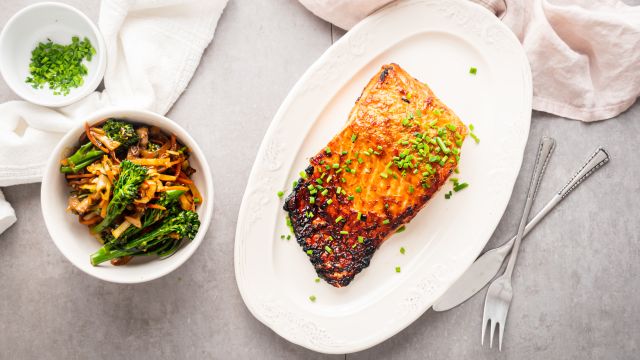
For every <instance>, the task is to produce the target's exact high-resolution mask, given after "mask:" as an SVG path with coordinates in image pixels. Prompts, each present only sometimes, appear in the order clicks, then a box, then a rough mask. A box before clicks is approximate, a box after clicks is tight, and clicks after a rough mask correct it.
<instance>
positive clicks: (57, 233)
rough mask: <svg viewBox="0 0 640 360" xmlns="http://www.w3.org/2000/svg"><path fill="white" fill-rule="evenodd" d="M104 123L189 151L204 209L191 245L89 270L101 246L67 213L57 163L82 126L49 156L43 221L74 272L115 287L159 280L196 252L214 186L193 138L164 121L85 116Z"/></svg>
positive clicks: (134, 115) (133, 114) (111, 112)
mask: <svg viewBox="0 0 640 360" xmlns="http://www.w3.org/2000/svg"><path fill="white" fill-rule="evenodd" d="M107 118H118V119H124V120H128V121H131V122H135V123H139V124H145V125H155V126H157V127H159V128H160V129H162V130H163V131H164V132H165V133H167V134H172V133H173V134H175V135H176V138H177V139H178V141H180V142H181V143H183V144H184V145H186V146H187V147H189V149H191V156H190V157H189V162H190V165H191V166H192V167H193V168H194V169H196V172H195V173H194V174H193V175H192V176H191V179H192V180H193V181H194V182H195V184H196V186H197V187H198V190H200V192H201V193H202V197H203V203H202V204H201V205H200V206H199V207H198V210H197V212H198V215H199V217H200V222H201V224H200V229H199V230H198V233H197V234H196V237H195V238H194V239H193V241H191V242H188V243H186V244H184V245H183V246H182V248H181V249H180V250H178V252H176V253H175V254H173V255H172V256H170V257H169V258H166V259H159V258H157V257H152V256H150V257H148V258H146V257H145V258H144V259H140V258H134V259H133V260H132V261H131V262H129V263H128V264H127V265H123V266H112V265H111V264H110V263H103V264H100V265H98V266H92V265H91V263H90V262H89V255H91V254H92V253H94V252H95V251H96V250H98V249H99V248H100V247H101V245H100V243H98V241H97V240H96V239H95V238H94V237H93V236H92V235H91V234H90V232H89V228H88V227H87V226H86V225H82V224H80V223H79V222H78V216H77V215H74V214H71V213H69V212H67V211H65V210H66V208H67V200H68V197H69V191H70V189H71V188H70V187H69V186H67V183H66V180H65V177H64V175H63V174H62V173H60V160H62V159H64V158H65V157H67V156H69V155H70V153H71V151H72V150H73V148H75V147H77V146H78V145H79V143H78V139H79V138H80V136H81V135H82V133H83V132H84V124H79V125H78V126H77V127H76V128H75V129H73V130H71V131H69V132H68V133H67V134H66V135H65V136H64V137H63V138H62V140H60V142H59V143H58V145H57V146H56V148H55V149H54V150H53V152H52V154H51V156H50V157H49V160H48V162H47V165H46V168H45V170H44V178H43V179H42V188H41V202H42V214H43V216H44V221H45V224H46V226H47V229H48V230H49V234H50V235H51V239H52V240H53V242H54V243H55V244H56V246H57V247H58V249H60V251H61V252H62V254H63V255H64V256H65V257H66V258H67V259H69V261H71V263H72V264H74V265H75V266H76V267H78V269H80V270H82V271H84V272H86V273H87V274H89V275H91V276H95V277H97V278H99V279H102V280H106V281H110V282H115V283H126V284H131V283H141V282H145V281H149V280H153V279H157V278H159V277H162V276H164V275H166V274H168V273H170V272H171V271H173V270H175V269H177V268H178V267H179V266H180V265H182V264H183V263H184V262H185V261H187V259H188V258H189V257H190V256H191V255H192V254H193V253H194V252H195V251H196V249H197V248H198V246H199V245H200V243H201V242H202V239H203V238H204V235H205V233H206V232H207V228H208V227H209V222H210V220H211V215H212V212H213V180H212V176H211V171H210V170H209V165H208V164H207V161H206V159H205V157H204V154H203V153H202V150H200V147H199V146H198V145H197V144H196V142H195V141H194V140H193V138H192V137H191V136H189V134H188V133H187V132H186V131H185V130H184V129H183V128H182V127H180V126H179V125H178V124H176V123H174V122H173V121H171V120H169V119H167V118H166V117H164V116H161V115H158V114H155V113H152V112H149V111H143V110H126V109H108V110H103V111H100V112H97V113H95V114H92V115H90V116H88V117H87V118H86V119H85V121H86V122H87V123H88V124H89V125H94V124H96V123H99V122H101V121H102V120H105V119H107Z"/></svg>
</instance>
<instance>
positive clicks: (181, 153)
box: [60, 119, 202, 265]
mask: <svg viewBox="0 0 640 360" xmlns="http://www.w3.org/2000/svg"><path fill="white" fill-rule="evenodd" d="M189 154H190V151H189V149H188V148H187V147H185V146H183V145H182V144H180V143H179V142H178V141H177V139H176V137H175V135H167V134H164V133H163V132H162V131H160V129H159V128H157V127H146V126H136V125H134V124H132V123H129V122H126V121H122V120H117V119H108V120H107V121H106V122H105V123H104V124H103V125H102V126H95V127H89V126H88V125H85V134H84V137H83V138H82V139H81V145H80V146H79V147H78V150H77V151H76V152H75V153H74V154H73V155H72V156H70V157H68V158H66V159H64V160H62V161H61V167H60V171H61V172H62V173H64V174H65V177H66V179H67V183H68V184H69V186H70V187H71V188H72V191H71V196H70V197H69V207H68V210H69V211H71V212H73V213H75V214H77V215H78V216H79V221H80V223H82V224H85V225H87V226H89V227H90V230H91V233H92V234H94V236H95V237H96V238H97V239H98V240H99V241H100V242H101V243H102V244H103V246H102V248H100V249H99V250H98V251H97V252H96V253H94V254H92V255H91V257H90V260H91V263H92V264H93V265H98V264H100V263H103V262H105V261H111V263H112V264H114V265H123V264H126V263H127V262H128V261H129V260H130V259H131V258H132V257H135V256H142V255H156V256H159V257H161V258H164V257H167V256H170V255H172V254H173V253H175V252H176V251H178V250H179V249H180V246H181V244H182V242H183V241H185V240H186V241H190V240H193V238H194V237H195V234H196V233H197V231H198V228H199V226H200V221H199V219H198V215H197V213H196V212H195V210H196V207H197V206H198V205H200V204H201V203H202V196H201V194H200V192H199V191H198V188H197V187H196V186H195V184H194V182H193V180H191V179H190V177H191V175H192V174H193V173H194V172H195V170H194V169H193V168H192V167H191V166H190V164H189Z"/></svg>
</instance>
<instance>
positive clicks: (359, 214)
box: [357, 211, 362, 220]
mask: <svg viewBox="0 0 640 360" xmlns="http://www.w3.org/2000/svg"><path fill="white" fill-rule="evenodd" d="M357 219H358V220H362V213H361V212H360V211H358V217H357Z"/></svg>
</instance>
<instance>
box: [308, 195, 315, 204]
mask: <svg viewBox="0 0 640 360" xmlns="http://www.w3.org/2000/svg"><path fill="white" fill-rule="evenodd" d="M309 203H311V204H315V203H316V198H314V197H313V196H310V197H309Z"/></svg>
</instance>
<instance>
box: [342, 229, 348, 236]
mask: <svg viewBox="0 0 640 360" xmlns="http://www.w3.org/2000/svg"><path fill="white" fill-rule="evenodd" d="M340 235H349V232H348V231H346V230H342V231H340Z"/></svg>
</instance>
